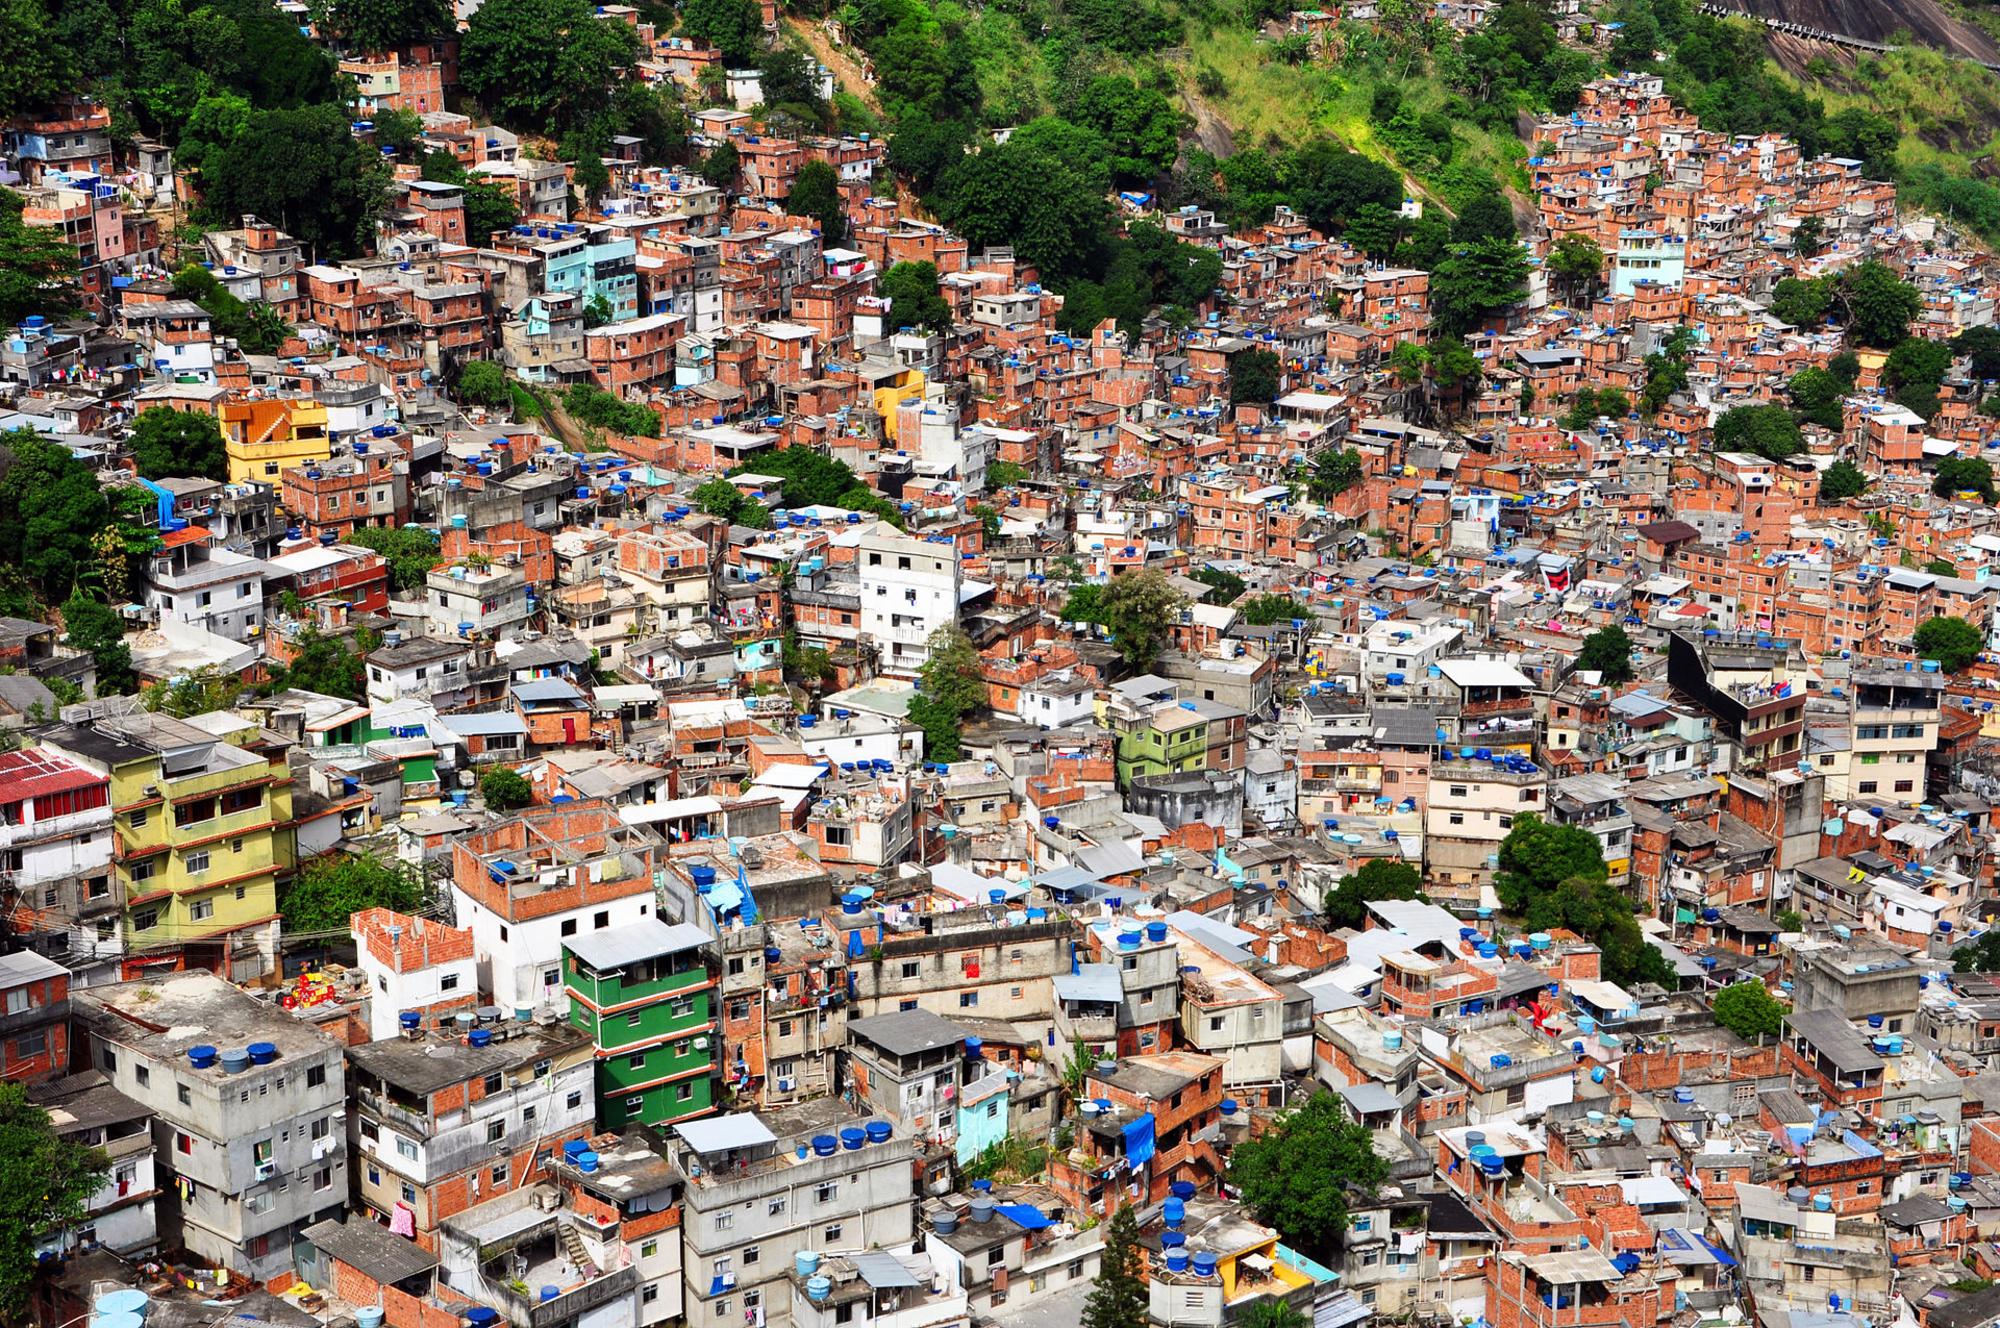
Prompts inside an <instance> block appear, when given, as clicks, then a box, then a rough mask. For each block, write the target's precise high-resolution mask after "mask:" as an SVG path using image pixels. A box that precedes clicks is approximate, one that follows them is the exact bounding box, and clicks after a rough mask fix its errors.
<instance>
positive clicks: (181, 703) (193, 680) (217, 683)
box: [139, 664, 243, 719]
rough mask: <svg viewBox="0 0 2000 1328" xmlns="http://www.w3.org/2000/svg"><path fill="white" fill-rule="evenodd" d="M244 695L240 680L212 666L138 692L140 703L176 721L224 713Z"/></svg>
mask: <svg viewBox="0 0 2000 1328" xmlns="http://www.w3.org/2000/svg"><path fill="white" fill-rule="evenodd" d="M242 695H243V680H242V679H241V678H239V677H237V676H236V675H235V674H233V673H225V672H223V671H222V670H221V669H219V668H217V667H216V666H215V665H213V664H204V665H203V666H202V667H200V668H198V669H196V670H195V671H194V672H192V673H184V674H180V675H179V676H177V677H174V678H171V679H163V680H162V681H160V682H156V683H154V684H152V685H151V686H150V687H147V688H146V689H145V690H144V691H142V692H140V693H139V704H141V705H143V706H144V707H145V708H146V709H148V710H152V711H155V712H157V713H159V714H162V715H171V716H173V717H174V718H175V719H187V718H188V717H190V716H192V715H206V714H209V713H211V712H213V711H217V710H227V709H229V708H230V707H231V706H233V705H235V704H236V702H237V700H238V698H240V697H241V696H242Z"/></svg>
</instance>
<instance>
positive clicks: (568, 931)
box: [562, 918, 576, 936]
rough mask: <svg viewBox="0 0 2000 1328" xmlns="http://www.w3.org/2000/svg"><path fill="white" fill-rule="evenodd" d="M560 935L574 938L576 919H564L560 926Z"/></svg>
mask: <svg viewBox="0 0 2000 1328" xmlns="http://www.w3.org/2000/svg"><path fill="white" fill-rule="evenodd" d="M562 934H563V935H565V936H574V935H576V919H575V918H564V919H563V925H562Z"/></svg>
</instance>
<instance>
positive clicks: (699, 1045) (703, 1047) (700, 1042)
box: [694, 1037, 708, 1051]
mask: <svg viewBox="0 0 2000 1328" xmlns="http://www.w3.org/2000/svg"><path fill="white" fill-rule="evenodd" d="M694 1049H695V1050H696V1051H707V1050H708V1039H707V1038H705V1037H698V1038H696V1039H695V1040H694Z"/></svg>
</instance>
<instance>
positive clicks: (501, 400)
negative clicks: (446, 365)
mask: <svg viewBox="0 0 2000 1328" xmlns="http://www.w3.org/2000/svg"><path fill="white" fill-rule="evenodd" d="M457 391H458V399H459V400H460V401H463V402H465V403H466V404H468V405H473V406H492V407H502V406H509V405H512V404H513V401H514V389H513V388H511V387H509V386H508V385H507V371H506V370H505V369H503V368H501V367H500V366H499V365H497V364H495V363H494V362H493V361H491V360H468V361H466V363H465V365H464V366H463V367H462V368H460V369H459V371H458V388H457Z"/></svg>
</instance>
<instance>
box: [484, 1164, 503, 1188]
mask: <svg viewBox="0 0 2000 1328" xmlns="http://www.w3.org/2000/svg"><path fill="white" fill-rule="evenodd" d="M486 1179H487V1180H489V1181H491V1182H492V1183H493V1184H495V1185H505V1184H506V1183H507V1164H506V1163H505V1162H502V1163H500V1164H499V1165H497V1166H495V1167H494V1168H493V1170H491V1171H489V1172H487V1173H486Z"/></svg>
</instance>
